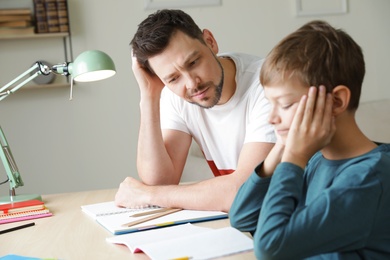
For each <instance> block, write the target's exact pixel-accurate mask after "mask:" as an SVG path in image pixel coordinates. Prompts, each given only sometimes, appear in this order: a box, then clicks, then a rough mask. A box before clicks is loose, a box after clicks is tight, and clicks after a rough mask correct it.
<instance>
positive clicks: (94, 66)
mask: <svg viewBox="0 0 390 260" xmlns="http://www.w3.org/2000/svg"><path fill="white" fill-rule="evenodd" d="M68 66H69V67H68V69H69V73H70V74H71V75H72V77H73V79H74V80H75V81H79V82H88V81H96V80H102V79H106V78H109V77H111V76H114V75H115V64H114V62H113V61H112V59H111V58H110V56H108V55H107V54H106V53H104V52H102V51H98V50H91V51H85V52H83V53H81V54H80V55H79V56H78V57H77V58H76V59H75V60H74V62H73V63H70V64H69V65H68Z"/></svg>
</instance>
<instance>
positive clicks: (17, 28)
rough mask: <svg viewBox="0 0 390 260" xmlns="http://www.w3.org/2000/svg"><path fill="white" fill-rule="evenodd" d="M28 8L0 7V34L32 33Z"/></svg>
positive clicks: (30, 12) (32, 28)
mask: <svg viewBox="0 0 390 260" xmlns="http://www.w3.org/2000/svg"><path fill="white" fill-rule="evenodd" d="M31 15H32V11H31V9H29V8H17V9H0V35H13V34H17V35H20V34H33V33H34V27H33V25H32V23H31V21H32V18H31Z"/></svg>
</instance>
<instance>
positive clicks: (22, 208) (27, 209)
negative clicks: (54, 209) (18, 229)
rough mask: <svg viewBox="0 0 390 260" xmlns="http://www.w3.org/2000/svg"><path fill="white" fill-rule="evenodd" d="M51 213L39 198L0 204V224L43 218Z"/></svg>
mask: <svg viewBox="0 0 390 260" xmlns="http://www.w3.org/2000/svg"><path fill="white" fill-rule="evenodd" d="M52 215H53V214H52V213H51V212H50V211H49V209H47V208H46V206H45V204H44V202H42V201H40V200H27V201H22V202H13V203H8V204H2V205H0V224H5V223H11V222H17V221H23V220H28V219H36V218H44V217H49V216H52Z"/></svg>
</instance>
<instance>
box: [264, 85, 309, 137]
mask: <svg viewBox="0 0 390 260" xmlns="http://www.w3.org/2000/svg"><path fill="white" fill-rule="evenodd" d="M308 90H309V89H308V88H307V87H305V86H303V85H302V84H301V83H300V82H299V81H297V80H289V81H286V82H282V83H277V84H272V85H269V86H264V93H265V96H266V98H267V99H268V100H269V102H270V104H271V106H272V110H271V112H270V115H269V118H268V121H269V122H270V124H272V125H273V126H274V127H275V132H276V134H277V135H278V136H279V137H280V138H281V141H282V142H283V143H285V142H286V140H287V134H288V132H289V130H290V127H291V124H292V121H293V119H294V116H295V112H296V110H297V108H298V105H299V101H300V99H301V97H302V96H303V95H305V94H307V92H308Z"/></svg>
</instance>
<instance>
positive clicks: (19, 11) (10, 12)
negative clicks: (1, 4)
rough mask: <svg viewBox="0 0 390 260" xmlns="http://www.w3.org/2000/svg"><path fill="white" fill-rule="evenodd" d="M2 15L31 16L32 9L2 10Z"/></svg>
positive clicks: (0, 12) (0, 10)
mask: <svg viewBox="0 0 390 260" xmlns="http://www.w3.org/2000/svg"><path fill="white" fill-rule="evenodd" d="M0 15H30V16H31V9H29V8H8V9H7V8H6V9H0Z"/></svg>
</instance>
